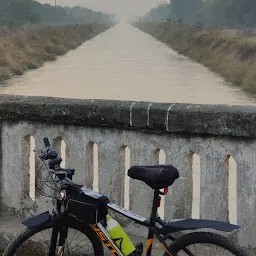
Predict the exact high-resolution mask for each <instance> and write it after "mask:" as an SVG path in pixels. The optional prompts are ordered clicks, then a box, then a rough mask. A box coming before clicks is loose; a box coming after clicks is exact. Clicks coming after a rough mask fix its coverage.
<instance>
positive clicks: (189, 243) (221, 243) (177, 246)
mask: <svg viewBox="0 0 256 256" xmlns="http://www.w3.org/2000/svg"><path fill="white" fill-rule="evenodd" d="M170 249H171V251H172V252H174V253H176V254H177V256H208V255H211V256H222V255H225V256H248V254H247V252H245V251H244V250H242V249H241V248H240V247H239V246H238V245H237V244H235V243H233V242H231V241H230V240H228V239H227V238H226V237H224V236H221V235H218V234H214V233H208V232H195V233H189V234H187V235H184V236H181V237H179V238H178V239H177V240H176V241H175V242H173V243H172V244H171V245H170ZM164 256H168V254H167V253H164Z"/></svg>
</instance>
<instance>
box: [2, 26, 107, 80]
mask: <svg viewBox="0 0 256 256" xmlns="http://www.w3.org/2000/svg"><path fill="white" fill-rule="evenodd" d="M108 28H109V27H108V26H105V25H99V24H93V25H79V26H73V25H70V26H61V27H47V28H42V29H38V30H27V31H24V30H19V31H16V32H1V31H0V83H1V82H3V81H5V80H7V79H9V78H11V77H13V76H15V75H22V74H23V73H24V72H25V71H26V70H29V69H36V68H39V67H41V66H42V65H43V63H44V62H45V61H54V60H55V59H56V57H57V56H60V55H64V54H66V53H67V52H68V51H69V50H70V49H75V48H76V47H78V46H79V45H81V44H82V43H83V42H85V41H86V40H89V39H91V38H93V37H94V36H96V35H97V34H99V33H101V32H103V31H105V30H107V29H108Z"/></svg>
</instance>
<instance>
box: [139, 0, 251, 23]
mask: <svg viewBox="0 0 256 256" xmlns="http://www.w3.org/2000/svg"><path fill="white" fill-rule="evenodd" d="M255 14H256V0H225V1H223V0H170V3H169V4H161V5H159V6H158V7H157V8H154V9H151V10H150V11H149V12H148V13H147V14H146V15H145V16H144V17H142V18H141V20H142V21H150V22H161V21H169V22H173V23H177V22H178V23H185V24H195V23H202V24H203V25H206V26H226V27H231V28H232V27H233V28H252V27H255V26H256V15H255Z"/></svg>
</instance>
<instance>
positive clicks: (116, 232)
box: [107, 214, 136, 256]
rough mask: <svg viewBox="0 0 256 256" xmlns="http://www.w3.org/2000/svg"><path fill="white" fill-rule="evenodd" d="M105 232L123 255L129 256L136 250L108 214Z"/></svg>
mask: <svg viewBox="0 0 256 256" xmlns="http://www.w3.org/2000/svg"><path fill="white" fill-rule="evenodd" d="M107 231H108V233H109V235H110V237H111V238H112V240H113V241H114V243H115V244H116V246H117V247H118V248H119V249H120V251H121V252H122V253H123V255H125V256H129V255H130V254H132V253H133V252H135V250H136V248H135V247H134V245H133V243H132V241H131V240H130V238H129V237H128V236H127V235H126V233H125V231H124V230H123V228H122V227H121V226H120V224H119V223H118V222H117V221H116V220H114V219H112V218H111V217H110V215H109V214H108V215H107Z"/></svg>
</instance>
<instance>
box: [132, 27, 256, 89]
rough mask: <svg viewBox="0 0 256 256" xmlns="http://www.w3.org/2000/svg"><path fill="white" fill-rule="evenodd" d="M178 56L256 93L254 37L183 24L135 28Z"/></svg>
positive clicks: (255, 45) (255, 40)
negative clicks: (184, 57)
mask: <svg viewBox="0 0 256 256" xmlns="http://www.w3.org/2000/svg"><path fill="white" fill-rule="evenodd" d="M135 26H136V27H137V28H139V29H141V30H142V31H144V32H146V33H148V34H151V35H152V36H154V37H155V38H157V39H158V40H160V41H162V42H163V43H165V44H167V45H169V46H170V47H171V48H173V49H174V50H176V51H178V52H179V53H180V54H183V55H186V56H188V57H190V58H191V59H194V60H196V61H198V62H199V63H202V64H203V65H205V66H207V67H208V68H209V69H211V70H212V71H214V72H216V73H218V74H220V75H222V76H223V77H224V78H225V79H226V80H227V81H229V82H231V83H233V84H234V85H237V86H240V87H241V88H242V89H243V90H245V91H247V92H250V93H253V94H255V93H256V36H255V35H247V34H243V35H234V34H233V33H231V32H229V31H226V30H223V29H220V28H203V27H201V28H199V27H194V26H186V25H182V24H179V25H177V24H170V23H162V24H149V23H147V24H136V25H135Z"/></svg>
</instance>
